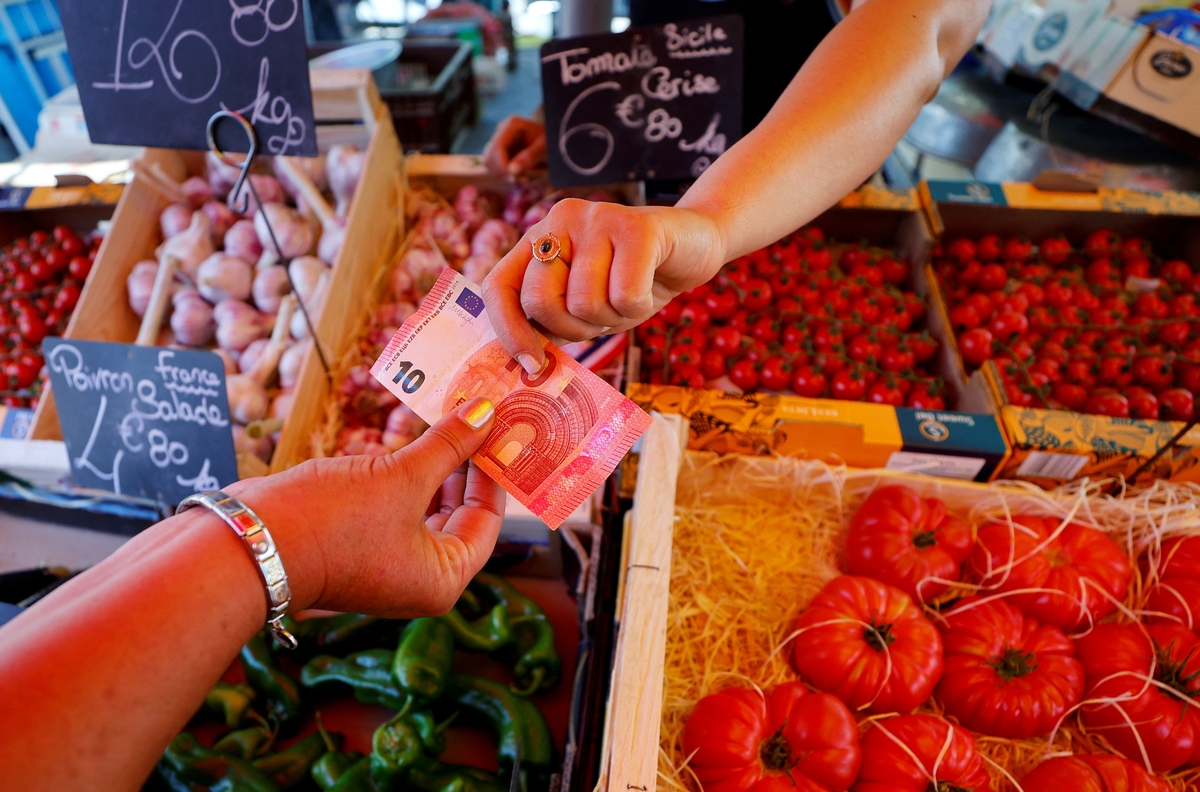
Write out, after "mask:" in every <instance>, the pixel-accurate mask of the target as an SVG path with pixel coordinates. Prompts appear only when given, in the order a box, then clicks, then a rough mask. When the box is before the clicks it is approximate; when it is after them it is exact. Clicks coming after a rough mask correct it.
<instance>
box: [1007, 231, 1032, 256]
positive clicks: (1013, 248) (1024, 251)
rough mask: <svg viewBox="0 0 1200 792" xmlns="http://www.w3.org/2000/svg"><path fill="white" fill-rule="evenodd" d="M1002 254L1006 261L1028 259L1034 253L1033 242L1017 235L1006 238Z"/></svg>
mask: <svg viewBox="0 0 1200 792" xmlns="http://www.w3.org/2000/svg"><path fill="white" fill-rule="evenodd" d="M1002 255H1003V258H1004V259H1005V260H1006V261H1017V262H1021V261H1027V260H1028V259H1029V257H1030V256H1032V255H1033V243H1032V242H1030V241H1029V240H1027V239H1017V238H1016V237H1013V238H1012V239H1008V240H1005V242H1004V251H1003V254H1002Z"/></svg>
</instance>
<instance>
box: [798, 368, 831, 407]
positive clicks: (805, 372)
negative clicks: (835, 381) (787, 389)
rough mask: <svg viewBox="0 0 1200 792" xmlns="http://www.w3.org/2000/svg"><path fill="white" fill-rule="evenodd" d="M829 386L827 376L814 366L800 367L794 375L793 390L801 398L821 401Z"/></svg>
mask: <svg viewBox="0 0 1200 792" xmlns="http://www.w3.org/2000/svg"><path fill="white" fill-rule="evenodd" d="M827 386H828V381H827V380H826V378H825V375H824V374H823V373H822V372H821V371H820V370H819V369H817V368H815V367H813V366H800V367H798V368H797V369H796V371H795V372H794V373H793V374H792V390H793V391H795V392H796V394H797V395H799V396H804V397H806V398H809V399H819V398H820V397H822V396H824V395H825V388H826V387H827Z"/></svg>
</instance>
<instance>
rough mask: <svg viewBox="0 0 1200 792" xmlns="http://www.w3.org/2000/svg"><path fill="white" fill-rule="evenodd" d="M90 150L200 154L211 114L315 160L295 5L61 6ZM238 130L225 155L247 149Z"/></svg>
mask: <svg viewBox="0 0 1200 792" xmlns="http://www.w3.org/2000/svg"><path fill="white" fill-rule="evenodd" d="M58 4H59V11H60V13H61V15H62V22H63V32H64V33H65V34H66V37H67V48H68V50H69V51H70V53H71V65H72V67H73V68H74V70H75V79H76V83H77V84H78V86H79V99H80V101H81V103H82V105H83V114H84V116H85V117H86V119H87V127H88V134H89V135H90V136H91V139H92V142H93V143H115V144H123V145H132V146H158V147H161V148H180V149H207V148H208V143H207V140H206V138H205V125H206V124H207V123H208V119H209V118H211V117H212V115H213V113H215V112H217V111H218V110H232V111H234V112H238V113H241V114H242V115H244V116H245V117H246V118H248V119H250V122H251V123H253V124H254V128H255V130H256V131H257V132H258V137H259V140H261V141H262V147H263V149H265V151H266V153H267V154H292V155H299V156H307V157H315V156H316V154H317V139H316V134H315V132H314V130H313V109H312V88H311V87H310V86H309V82H308V52H307V44H306V41H305V35H304V8H303V0H188V2H184V0H59V3H58ZM235 127H236V125H235V124H225V125H222V128H221V129H218V131H217V142H218V143H219V144H220V146H221V148H222V150H227V151H246V150H247V140H246V136H245V134H244V133H243V132H241V131H240V130H238V129H236V128H235Z"/></svg>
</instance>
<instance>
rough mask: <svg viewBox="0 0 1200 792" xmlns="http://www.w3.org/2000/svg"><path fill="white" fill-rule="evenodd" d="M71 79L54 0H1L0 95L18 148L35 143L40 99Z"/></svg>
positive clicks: (71, 80)
mask: <svg viewBox="0 0 1200 792" xmlns="http://www.w3.org/2000/svg"><path fill="white" fill-rule="evenodd" d="M74 79H75V77H74V72H73V71H72V69H71V64H70V60H69V58H68V56H67V50H66V42H65V40H64V39H63V36H62V21H61V20H60V19H59V15H58V6H57V5H56V3H55V2H54V0H0V99H2V100H3V104H4V106H5V107H6V108H7V110H8V115H9V116H11V122H10V123H9V124H7V125H8V126H15V127H16V128H15V129H9V135H10V137H14V139H16V140H15V142H17V143H18V148H25V147H29V146H32V145H33V141H34V138H35V136H36V135H37V125H38V123H37V120H38V113H40V112H41V109H42V104H43V102H44V101H45V100H46V99H48V98H50V97H51V96H54V95H55V94H57V93H59V92H60V91H62V90H63V89H64V88H66V87H67V86H69V85H71V84H72V83H73V82H74Z"/></svg>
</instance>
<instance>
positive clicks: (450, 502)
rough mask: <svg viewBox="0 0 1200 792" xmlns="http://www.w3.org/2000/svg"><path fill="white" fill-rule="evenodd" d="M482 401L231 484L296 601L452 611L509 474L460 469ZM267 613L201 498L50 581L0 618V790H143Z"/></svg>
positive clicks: (487, 545) (257, 586)
mask: <svg viewBox="0 0 1200 792" xmlns="http://www.w3.org/2000/svg"><path fill="white" fill-rule="evenodd" d="M479 401H482V400H476V401H474V402H469V403H467V404H466V405H464V406H463V407H462V408H460V409H459V411H458V412H457V413H452V414H450V415H447V416H446V417H444V418H443V419H442V420H441V421H439V422H438V423H437V424H435V425H434V426H433V427H432V428H431V429H430V430H429V431H428V432H426V433H425V434H424V435H423V436H422V437H421V438H420V439H418V440H416V441H415V442H414V443H412V444H411V445H409V446H408V447H407V448H404V449H402V450H400V451H397V452H396V453H394V454H392V455H390V456H386V457H366V456H358V457H342V458H340V459H321V460H315V461H312V462H307V463H305V464H303V465H301V466H299V467H296V468H293V469H292V470H290V471H288V472H286V473H282V474H279V475H276V476H269V477H267V478H260V479H250V480H247V481H242V482H238V483H237V484H234V485H232V486H230V487H228V488H227V490H226V492H227V493H228V494H230V495H233V496H234V497H236V498H238V499H240V500H241V501H242V502H243V503H245V504H246V505H247V506H249V507H250V508H251V509H253V510H254V511H255V513H256V514H258V516H259V517H260V518H261V519H262V521H263V523H264V524H265V525H266V526H267V528H268V530H270V532H271V534H272V536H273V538H274V539H275V543H276V546H277V548H278V552H279V557H280V559H281V560H282V561H283V564H284V567H285V569H286V570H287V573H288V582H289V584H290V586H291V589H292V610H293V611H298V610H302V609H305V608H309V607H317V608H328V609H331V610H338V611H362V612H366V613H374V614H378V615H381V616H393V617H403V616H418V615H430V614H434V613H444V612H445V611H447V610H448V609H449V608H450V607H451V606H453V604H454V601H455V599H456V598H457V597H458V595H459V594H460V593H461V592H462V590H463V588H465V587H466V584H467V583H468V582H469V581H470V579H471V577H472V576H474V574H475V573H476V572H478V571H479V569H480V568H481V567H482V566H483V563H484V562H485V561H486V560H487V558H488V555H489V554H490V553H491V549H492V546H493V545H494V544H495V541H496V536H497V535H498V534H499V531H500V523H501V519H502V515H503V511H504V492H503V491H502V490H501V489H500V487H499V486H498V485H497V484H495V483H494V482H493V481H492V480H491V479H490V478H488V477H487V475H485V474H484V473H483V472H482V471H480V470H479V469H478V468H476V467H475V466H474V465H470V466H467V465H465V464H463V463H464V460H466V459H467V457H468V456H469V455H470V454H471V453H473V452H474V451H476V450H477V449H478V448H479V446H480V445H482V443H483V441H484V439H485V438H486V437H487V434H488V429H490V428H491V412H490V409H491V408H490V406H489V405H484V409H483V410H477V411H475V412H472V410H473V409H474V408H476V407H477V406H478V404H477V402H479ZM481 413H482V414H481ZM473 424H474V425H473ZM427 507H428V508H427ZM428 512H432V514H430V515H429V516H427V513H428ZM266 612H267V606H266V595H265V593H264V589H263V582H262V578H261V577H260V576H259V573H258V571H257V568H256V567H255V565H254V563H253V562H252V561H251V559H250V556H249V554H248V553H247V552H246V548H245V547H244V546H243V544H242V541H241V540H240V539H239V538H238V537H237V536H236V535H235V534H234V533H233V531H232V530H230V528H229V527H228V526H227V525H225V524H224V523H223V522H222V521H221V519H220V518H219V517H217V516H216V515H214V514H213V513H212V512H210V511H208V510H207V509H203V508H195V509H191V510H190V511H187V512H185V513H183V514H181V515H178V516H176V517H172V518H171V519H169V520H164V521H163V522H161V523H159V524H157V525H155V526H152V527H151V528H149V529H147V530H146V531H144V532H143V533H141V534H139V535H138V536H137V537H135V538H134V539H132V540H130V541H129V542H128V543H127V544H126V545H125V546H124V547H122V548H121V549H120V550H119V551H118V552H117V553H115V554H113V555H112V556H111V557H109V558H108V559H106V560H104V561H103V562H101V563H99V564H97V565H96V566H95V567H93V568H92V569H90V570H88V571H87V572H85V573H84V574H82V575H80V576H79V577H77V578H75V579H73V580H71V581H69V582H68V583H66V584H65V585H63V586H62V587H60V588H59V589H57V590H56V591H54V592H53V593H51V594H50V595H49V596H47V597H46V598H45V599H44V600H42V601H41V602H39V603H38V604H37V605H35V606H34V607H33V608H31V609H30V610H29V611H28V612H26V613H23V614H21V615H20V616H18V617H17V618H16V619H14V620H13V621H11V622H9V623H8V624H7V625H5V627H4V628H3V629H0V701H2V702H4V705H3V712H4V714H3V717H0V767H3V768H4V775H5V788H6V789H9V788H11V789H73V790H91V789H95V790H136V789H140V788H141V786H142V783H143V782H144V781H145V779H146V776H147V775H148V774H149V773H150V771H151V770H152V769H153V767H154V764H155V762H156V761H157V760H158V757H159V756H160V755H161V754H162V752H163V750H164V749H165V748H166V746H167V743H168V742H169V741H170V740H171V738H172V737H174V736H175V734H176V733H177V732H178V731H179V730H180V729H181V728H183V727H184V725H185V724H186V723H187V721H188V719H189V718H190V717H191V716H192V714H193V713H194V712H195V711H196V709H197V708H198V707H199V706H200V704H201V702H202V701H203V700H204V696H205V694H206V693H207V692H208V690H209V689H210V688H211V687H212V685H213V683H215V682H216V681H217V679H218V678H219V677H220V675H221V673H222V672H223V671H224V670H225V668H226V667H228V666H229V664H230V663H231V662H232V661H233V659H234V658H235V657H237V654H238V651H239V649H240V648H241V647H242V645H243V644H245V643H246V641H247V640H249V639H250V637H251V636H252V635H254V633H255V632H257V631H258V630H260V629H262V626H263V622H264V621H265V619H266Z"/></svg>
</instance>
